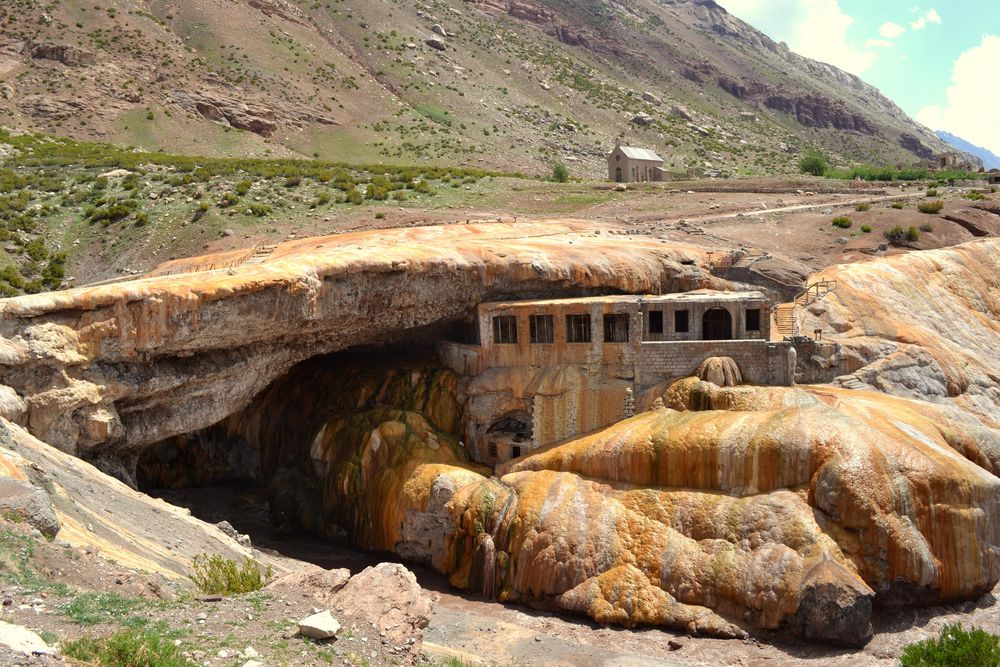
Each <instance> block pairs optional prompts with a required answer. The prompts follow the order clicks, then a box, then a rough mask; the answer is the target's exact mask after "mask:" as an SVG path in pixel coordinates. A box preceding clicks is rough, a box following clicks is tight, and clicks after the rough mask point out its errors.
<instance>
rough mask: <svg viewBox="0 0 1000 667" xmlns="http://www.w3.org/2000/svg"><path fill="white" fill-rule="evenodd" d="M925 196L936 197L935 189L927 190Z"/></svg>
mask: <svg viewBox="0 0 1000 667" xmlns="http://www.w3.org/2000/svg"><path fill="white" fill-rule="evenodd" d="M926 196H927V197H937V196H938V191H937V188H930V189H929V190H927V193H926Z"/></svg>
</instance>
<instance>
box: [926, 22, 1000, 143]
mask: <svg viewBox="0 0 1000 667" xmlns="http://www.w3.org/2000/svg"><path fill="white" fill-rule="evenodd" d="M998 61H1000V36H997V35H986V36H985V37H983V41H982V42H980V44H979V45H978V46H974V47H973V48H971V49H969V50H967V51H964V52H963V53H962V54H961V55H960V56H959V57H958V59H957V60H955V62H954V64H953V65H952V70H951V85H950V86H948V89H947V90H946V91H945V94H946V97H947V103H946V104H945V105H944V106H938V105H934V106H928V107H924V108H923V109H921V110H920V111H919V112H918V113H917V120H919V121H920V122H921V123H923V124H924V125H928V126H930V127H932V128H934V129H935V130H947V131H948V132H951V133H952V134H956V135H958V136H960V137H962V138H963V139H965V140H967V141H971V142H972V143H974V144H978V145H980V146H985V147H986V148H988V149H990V150H991V151H993V152H994V153H998V154H1000V115H998V114H996V113H994V112H993V111H994V110H995V109H1000V86H991V85H989V83H988V82H989V81H991V80H992V78H991V77H993V76H995V72H996V63H997V62H998Z"/></svg>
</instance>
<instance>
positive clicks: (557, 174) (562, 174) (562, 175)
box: [552, 162, 569, 183]
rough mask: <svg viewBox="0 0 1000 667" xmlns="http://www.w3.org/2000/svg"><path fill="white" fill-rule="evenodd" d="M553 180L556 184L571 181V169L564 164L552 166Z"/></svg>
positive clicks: (558, 163) (556, 163) (557, 163)
mask: <svg viewBox="0 0 1000 667" xmlns="http://www.w3.org/2000/svg"><path fill="white" fill-rule="evenodd" d="M552 180H553V181H555V182H556V183H565V182H566V181H568V180H569V169H567V168H566V165H564V164H563V163H562V162H555V163H553V164H552Z"/></svg>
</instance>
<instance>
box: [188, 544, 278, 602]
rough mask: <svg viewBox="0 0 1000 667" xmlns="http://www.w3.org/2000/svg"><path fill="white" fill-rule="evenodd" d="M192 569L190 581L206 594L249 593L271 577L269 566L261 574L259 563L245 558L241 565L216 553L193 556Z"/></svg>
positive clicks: (259, 587) (262, 585)
mask: <svg viewBox="0 0 1000 667" xmlns="http://www.w3.org/2000/svg"><path fill="white" fill-rule="evenodd" d="M193 568H194V571H193V573H192V574H191V575H190V577H191V581H193V582H194V584H195V586H197V587H198V590H200V591H201V592H202V593H205V594H207V595H233V594H236V593H249V592H251V591H258V590H260V589H261V588H263V587H264V584H265V583H266V580H267V579H270V578H271V566H270V565H269V566H268V567H267V569H266V571H265V572H264V573H263V574H261V571H260V564H259V563H258V562H257V561H255V560H252V559H250V558H247V559H246V560H244V561H243V565H242V566H240V565H237V564H236V561H234V560H232V559H229V558H223V557H222V556H219V555H218V554H212V555H209V554H198V555H197V556H195V557H194V564H193Z"/></svg>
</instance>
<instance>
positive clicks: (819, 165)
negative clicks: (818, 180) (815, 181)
mask: <svg viewBox="0 0 1000 667" xmlns="http://www.w3.org/2000/svg"><path fill="white" fill-rule="evenodd" d="M828 168H829V163H828V162H827V159H826V156H825V155H823V153H821V152H819V151H815V150H813V151H808V152H807V153H806V154H805V155H803V156H802V159H801V160H799V171H800V172H802V173H803V174H812V175H813V176H823V175H825V174H826V171H827V169H828Z"/></svg>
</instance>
